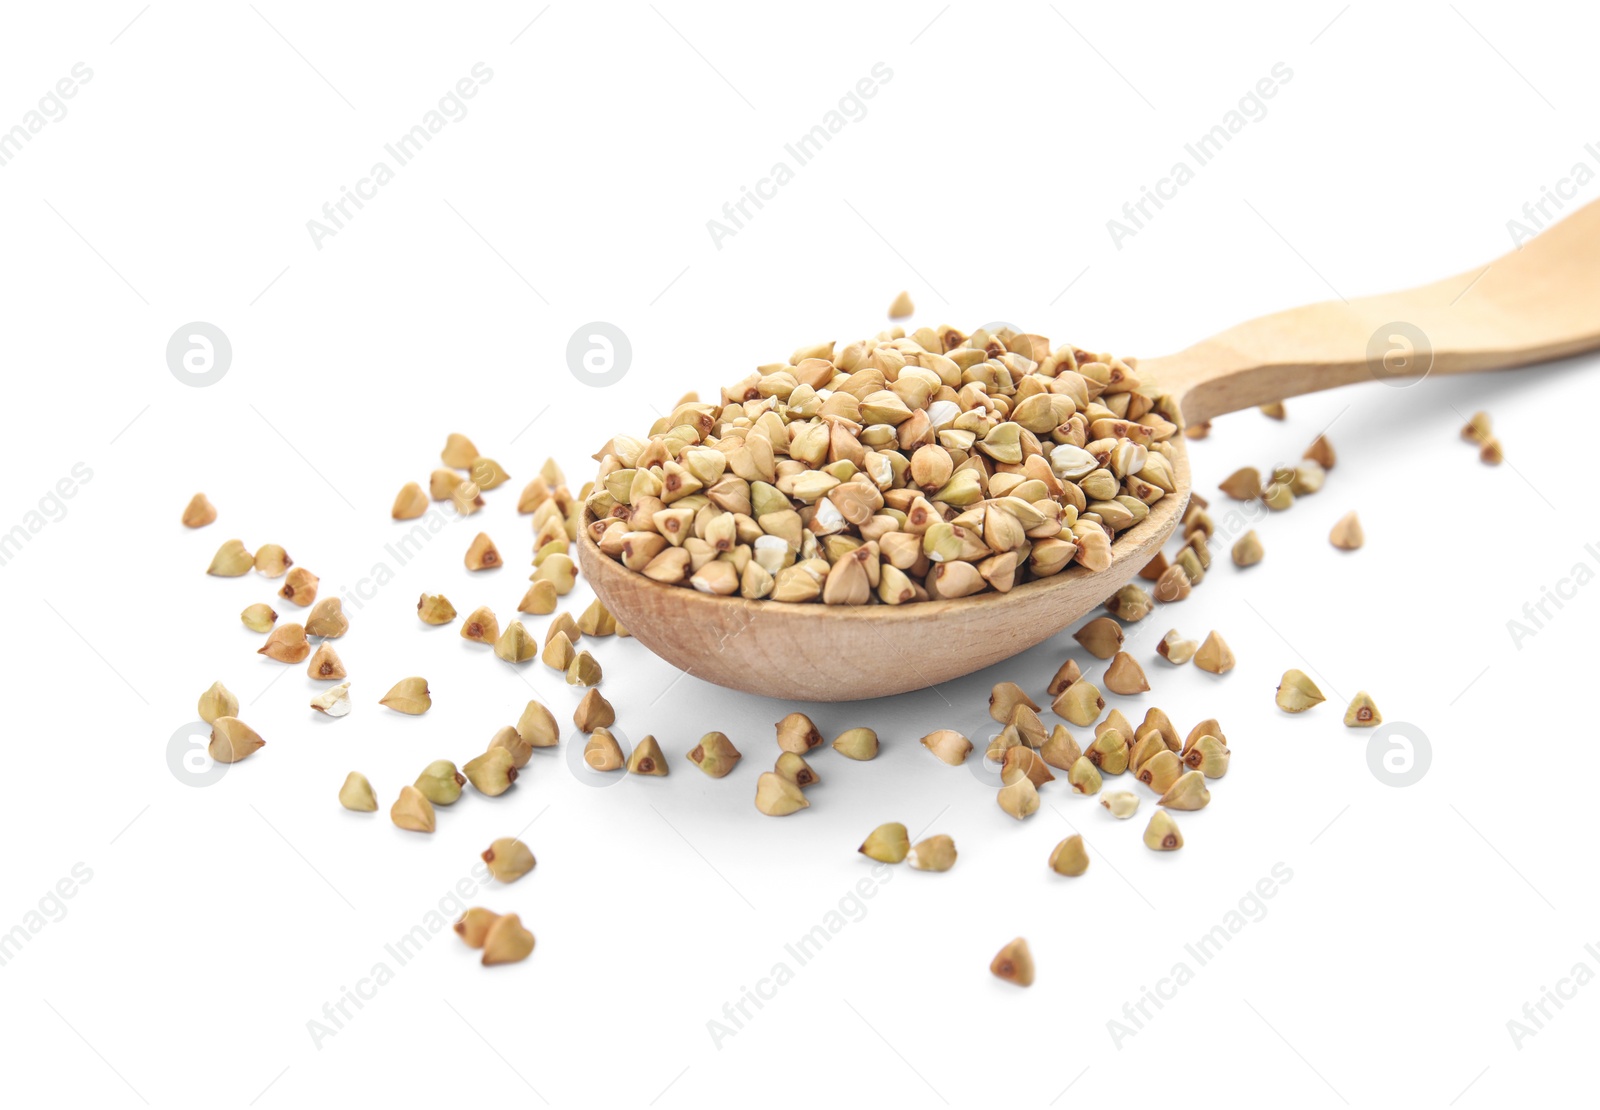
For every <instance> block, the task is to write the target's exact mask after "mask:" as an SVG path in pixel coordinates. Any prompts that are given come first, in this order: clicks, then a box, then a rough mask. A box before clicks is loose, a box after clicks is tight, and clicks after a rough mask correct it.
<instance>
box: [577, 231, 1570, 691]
mask: <svg viewBox="0 0 1600 1110" xmlns="http://www.w3.org/2000/svg"><path fill="white" fill-rule="evenodd" d="M1597 347H1600V201H1597V202H1595V203H1593V204H1590V205H1588V206H1587V207H1585V208H1583V209H1580V210H1579V211H1578V212H1576V213H1574V214H1573V215H1572V216H1570V217H1568V218H1567V219H1566V220H1564V221H1562V222H1561V223H1559V224H1557V225H1555V226H1554V227H1552V228H1550V229H1549V230H1547V231H1546V232H1544V234H1542V235H1540V236H1539V237H1538V238H1536V239H1534V240H1532V241H1531V242H1529V243H1527V244H1525V245H1524V246H1523V247H1522V249H1521V250H1518V251H1513V252H1512V253H1510V254H1507V255H1505V256H1503V257H1502V258H1499V259H1497V260H1496V261H1495V262H1493V263H1491V264H1490V265H1489V266H1488V267H1486V268H1485V267H1479V268H1478V269H1475V270H1472V271H1469V272H1467V273H1463V274H1458V275H1456V276H1455V277H1451V278H1446V279H1444V280H1443V281H1439V282H1435V283H1433V284H1432V285H1425V286H1421V287H1419V288H1416V289H1409V290H1406V291H1404V292H1400V293H1391V294H1387V295H1385V296H1379V297H1363V298H1360V299H1358V300H1352V301H1349V302H1345V301H1330V302H1325V303H1322V304H1314V305H1308V306H1306V307H1304V308H1295V309H1290V310H1288V311H1286V312H1279V313H1275V314H1273V315H1271V316H1263V317H1261V318H1259V319H1256V320H1251V321H1249V322H1247V323H1243V324H1239V325H1238V326H1236V327H1233V328H1230V329H1228V330H1227V331H1225V332H1223V333H1221V334H1220V335H1217V336H1215V337H1213V338H1211V339H1207V340H1204V341H1202V342H1200V343H1197V344H1195V345H1194V346H1193V347H1190V348H1188V349H1187V350H1184V351H1180V352H1178V353H1177V354H1174V355H1168V356H1166V357H1164V358H1155V359H1141V360H1139V368H1138V373H1139V377H1140V379H1141V380H1142V381H1144V382H1146V383H1147V385H1149V384H1153V385H1155V386H1158V387H1160V388H1161V389H1164V390H1165V391H1167V392H1168V393H1170V394H1171V395H1172V396H1173V397H1174V398H1175V399H1177V401H1178V403H1179V405H1180V407H1181V408H1182V410H1183V415H1184V418H1185V419H1186V420H1187V421H1188V422H1189V423H1197V422H1199V421H1201V420H1207V419H1210V418H1211V417H1213V416H1220V415H1222V414H1224V413H1228V412H1234V411H1236V410H1238V409H1244V408H1250V407H1252V406H1254V405H1260V404H1265V403H1267V402H1269V401H1278V400H1282V399H1284V398H1286V397H1295V396H1298V395H1300V394H1302V393H1311V392H1314V391H1316V390H1321V389H1332V388H1334V387H1336V386H1341V385H1349V384H1352V383H1356V382H1363V381H1376V380H1381V379H1385V378H1399V377H1415V376H1418V375H1420V374H1423V373H1425V372H1426V373H1431V374H1454V373H1463V372H1467V371H1475V370H1497V369H1503V368H1507V367H1513V366H1525V365H1528V364H1530V363H1534V362H1543V361H1546V360H1549V359H1554V358H1561V357H1564V356H1567V355H1573V354H1578V353H1580V352H1583V351H1589V350H1593V349H1595V348H1597ZM1177 446H1178V452H1177V458H1176V459H1175V460H1174V464H1175V465H1174V468H1173V469H1174V474H1175V476H1176V478H1177V485H1178V489H1177V491H1176V492H1175V493H1173V494H1171V495H1169V496H1167V497H1164V498H1162V499H1161V500H1160V501H1158V502H1156V504H1155V505H1154V506H1153V507H1152V508H1151V511H1150V515H1149V516H1148V517H1146V518H1145V519H1144V520H1143V521H1141V522H1140V523H1139V524H1138V525H1137V526H1136V527H1134V528H1131V529H1129V530H1128V531H1127V532H1125V533H1123V534H1122V535H1121V536H1119V537H1118V539H1117V541H1116V542H1115V543H1114V544H1113V545H1112V548H1111V553H1112V563H1111V566H1110V567H1109V568H1108V569H1106V570H1105V571H1102V572H1101V573H1099V574H1091V573H1089V572H1088V571H1086V570H1084V569H1083V568H1082V567H1074V568H1073V569H1071V570H1069V571H1065V572H1063V573H1061V574H1060V575H1057V576H1055V577H1052V578H1046V579H1040V580H1038V581H1034V582H1028V583H1025V584H1024V585H1021V586H1018V587H1017V588H1016V589H1014V590H1012V591H1010V592H1009V593H1004V594H997V593H983V594H979V595H977V596H975V597H969V598H962V599H960V600H957V601H931V602H920V603H914V604H910V605H899V606H888V605H879V604H876V603H874V604H871V605H864V606H860V607H856V608H844V607H838V606H826V605H822V604H821V603H820V602H819V603H810V604H790V603H786V602H778V601H746V600H745V599H743V598H737V597H714V596H711V595H708V594H702V593H698V592H696V591H695V590H692V589H688V588H686V587H683V586H666V585H662V584H661V583H659V582H653V581H651V580H650V579H648V578H645V577H644V576H643V575H640V574H635V573H634V572H632V571H630V570H628V569H627V568H626V567H624V566H622V564H621V563H618V562H615V561H614V560H612V559H610V558H608V557H607V556H606V555H604V554H603V553H602V552H601V551H600V549H599V547H598V546H596V544H595V542H594V541H593V540H592V539H590V537H589V534H588V532H587V531H584V532H583V533H581V534H580V536H579V538H578V561H579V563H580V564H581V565H582V567H583V573H584V576H585V577H586V578H588V580H589V584H590V585H591V586H592V587H593V588H594V591H595V594H596V595H597V596H598V597H599V598H600V600H601V601H602V602H603V603H604V604H605V606H606V608H608V609H610V610H611V612H612V613H614V614H615V615H616V617H617V619H618V620H619V621H621V622H622V624H623V625H624V626H625V627H626V628H627V629H628V631H629V632H630V633H632V634H633V635H634V636H635V637H636V638H637V639H638V640H639V641H640V642H641V643H642V644H644V645H645V646H646V647H648V648H649V649H650V650H651V651H654V652H655V653H656V654H657V655H659V656H661V657H662V658H663V659H665V660H667V661H668V662H669V663H672V664H673V665H675V666H677V667H681V668H682V669H683V670H685V671H687V672H689V673H690V674H692V675H694V676H696V677H698V678H703V679H705V680H706V681H708V682H715V683H717V684H718V685H720V686H728V687H732V688H734V689H737V690H748V691H751V692H753V693H759V694H765V695H767V696H769V697H778V698H790V699H796V700H803V701H824V702H829V701H852V700H859V699H865V698H875V697H883V696H886V695H889V694H898V693H902V692H904V691H907V690H916V689H921V688H924V687H928V686H935V685H938V684H939V683H941V682H944V681H947V680H948V679H952V678H956V677H959V676H961V675H964V674H970V673H971V672H973V671H977V670H981V669H982V668H984V667H987V666H989V665H991V664H993V663H998V662H1000V661H1001V660H1003V659H1007V658H1010V657H1011V656H1013V655H1015V654H1017V653H1018V652H1021V651H1025V650H1026V649H1028V648H1030V647H1033V646H1034V645H1035V644H1038V643H1040V642H1042V641H1044V640H1047V639H1049V638H1050V637H1051V636H1054V635H1055V634H1056V633H1058V632H1060V631H1061V630H1062V629H1064V628H1066V627H1068V626H1069V625H1071V624H1072V623H1073V622H1075V621H1076V620H1077V619H1078V618H1080V617H1082V616H1083V615H1084V614H1086V613H1088V612H1089V611H1090V610H1092V609H1094V608H1095V607H1096V606H1098V605H1099V604H1100V603H1101V602H1102V601H1104V600H1105V599H1106V598H1108V597H1110V596H1111V594H1113V593H1115V592H1116V591H1117V590H1118V589H1119V588H1121V587H1122V586H1123V585H1125V584H1126V583H1127V582H1128V580H1129V579H1131V578H1132V577H1133V576H1134V575H1135V574H1136V573H1137V572H1138V571H1139V570H1140V568H1142V567H1143V566H1144V565H1145V563H1147V562H1148V561H1149V560H1150V559H1151V557H1153V556H1154V555H1155V553H1156V552H1157V551H1158V550H1160V548H1161V545H1162V544H1163V543H1164V542H1165V541H1166V539H1167V537H1168V536H1170V535H1171V534H1172V531H1173V529H1174V528H1175V527H1176V526H1177V523H1178V521H1179V519H1180V518H1181V516H1182V513H1183V510H1184V508H1185V506H1186V505H1187V504H1188V501H1189V488H1190V479H1189V463H1188V458H1187V456H1186V455H1185V454H1184V450H1183V443H1182V440H1181V439H1180V440H1178V441H1177ZM584 519H585V523H587V522H588V521H589V517H588V516H587V515H585V518H584Z"/></svg>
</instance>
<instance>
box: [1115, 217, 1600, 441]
mask: <svg viewBox="0 0 1600 1110" xmlns="http://www.w3.org/2000/svg"><path fill="white" fill-rule="evenodd" d="M1409 329H1416V330H1415V331H1412V332H1411V333H1410V334H1409V335H1408V334H1407V332H1408V330H1409ZM1419 337H1420V339H1421V342H1419V341H1418V340H1419ZM1597 347H1600V201H1596V202H1594V203H1591V204H1589V205H1587V206H1585V207H1584V208H1581V209H1579V210H1578V211H1577V212H1574V213H1573V214H1572V215H1571V216H1569V217H1567V218H1566V219H1565V220H1563V221H1561V222H1560V223H1558V224H1556V225H1555V226H1553V227H1551V228H1549V229H1547V230H1546V231H1545V232H1544V233H1543V234H1541V235H1539V236H1538V237H1537V238H1535V239H1533V240H1531V241H1529V242H1527V243H1524V244H1523V246H1522V248H1521V249H1520V250H1514V251H1512V252H1510V253H1509V254H1506V255H1503V256H1501V257H1500V258H1497V259H1495V261H1494V262H1492V263H1489V264H1487V265H1486V266H1479V267H1476V268H1475V269H1472V270H1469V271H1467V272H1465V273H1461V274H1457V275H1455V276H1454V277H1449V278H1445V279H1444V280H1443V281H1437V282H1434V283H1433V284H1431V285H1424V286H1420V287H1418V288H1416V289H1407V290H1404V291H1403V292H1399V293H1388V294H1385V295H1383V296H1377V297H1361V298H1357V299H1355V300H1351V301H1349V302H1344V301H1325V302H1323V303H1321V304H1313V305H1306V306H1305V307H1303V308H1291V309H1289V310H1287V311H1285V312H1278V313H1274V314H1273V315H1271V316H1262V317H1260V318H1258V319H1255V320H1250V321H1247V322H1246V323H1243V324H1239V325H1237V326H1236V327H1232V328H1229V329H1228V330H1227V331H1225V332H1222V333H1221V334H1220V335H1216V336H1213V337H1212V338H1210V339H1206V340H1202V341H1201V342H1199V343H1196V344H1195V345H1194V346H1193V347H1190V348H1188V349H1187V350H1183V351H1179V352H1178V353H1177V354H1174V355H1167V356H1166V357H1164V358H1153V359H1140V360H1139V376H1140V379H1141V380H1142V381H1147V382H1151V383H1155V384H1158V385H1159V386H1160V387H1162V388H1163V389H1166V390H1167V391H1168V392H1170V393H1171V394H1172V395H1173V396H1174V397H1176V398H1177V399H1178V402H1179V406H1180V407H1181V409H1182V410H1183V416H1184V419H1185V420H1186V421H1187V422H1188V423H1190V424H1195V423H1198V422H1199V421H1202V420H1209V419H1211V418H1212V417H1213V416H1221V415H1222V414H1224V413H1229V412H1236V411H1238V410H1240V409H1246V408H1251V407H1253V406H1255V405H1261V404H1266V403H1267V402H1270V401H1281V400H1283V399H1284V398H1287V397H1296V396H1299V395H1300V394H1302V393H1313V392H1316V391H1317V390H1321V389H1333V388H1334V387H1336V386H1341V385H1350V384H1352V383H1356V382H1366V381H1376V380H1380V379H1383V378H1408V377H1416V376H1419V375H1420V374H1422V373H1424V372H1426V373H1429V374H1459V373H1466V372H1470V371H1477V370H1502V369H1507V368H1510V367H1514V366H1526V365H1529V364H1530V363H1535V362H1546V361H1549V360H1550V359H1555V358H1563V357H1565V356H1567V355H1574V354H1579V353H1581V352H1583V351H1590V350H1594V349H1595V348H1597Z"/></svg>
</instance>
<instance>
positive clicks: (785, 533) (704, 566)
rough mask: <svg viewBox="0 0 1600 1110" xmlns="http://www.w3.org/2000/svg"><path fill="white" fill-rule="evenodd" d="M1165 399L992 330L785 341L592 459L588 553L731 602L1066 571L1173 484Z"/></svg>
mask: <svg viewBox="0 0 1600 1110" xmlns="http://www.w3.org/2000/svg"><path fill="white" fill-rule="evenodd" d="M1173 416H1175V412H1174V411H1173V408H1172V405H1171V403H1170V401H1169V400H1168V399H1167V398H1165V397H1163V396H1160V395H1157V396H1150V395H1148V394H1146V393H1144V392H1141V390H1140V382H1139V379H1138V377H1137V375H1136V373H1135V367H1134V365H1133V364H1132V363H1130V362H1128V361H1125V360H1123V359H1120V358H1117V357H1116V356H1115V355H1111V354H1096V353H1092V352H1089V351H1086V350H1083V349H1082V348H1079V347H1075V346H1073V345H1071V344H1065V345H1061V346H1057V347H1055V348H1053V349H1052V347H1051V345H1050V342H1049V340H1047V339H1046V338H1045V337H1044V336H1042V335H1034V334H1024V333H1019V332H1015V331H1012V330H1011V329H1009V328H1004V329H1001V330H999V331H996V332H993V333H991V332H988V331H986V330H984V329H981V328H980V329H978V330H977V331H975V332H973V333H972V334H970V335H967V334H964V333H962V332H961V331H958V330H956V329H955V328H950V327H941V328H937V329H936V328H918V329H917V330H916V331H914V332H912V333H911V334H909V335H907V334H905V332H904V329H902V328H898V327H896V328H892V329H889V330H887V331H883V332H880V333H879V334H878V335H876V336H873V337H872V338H869V339H863V340H860V341H857V342H854V343H849V344H846V345H844V346H838V345H837V344H835V343H833V342H831V341H830V342H827V343H818V344H815V345H812V346H807V347H801V348H800V349H798V350H796V351H795V352H794V353H793V354H792V355H790V356H789V358H788V360H787V361H784V362H777V363H771V364H768V365H765V366H760V367H758V368H757V369H756V370H754V371H752V372H751V373H750V374H748V375H746V376H745V377H744V378H742V379H740V380H739V381H737V382H734V383H733V384H732V385H729V386H726V387H724V388H723V390H722V391H721V396H720V397H719V398H718V400H717V402H715V403H712V402H703V401H700V400H698V399H697V398H696V397H694V396H693V395H691V396H689V397H685V398H684V399H683V400H681V401H679V403H678V404H677V406H676V408H675V409H674V410H673V412H672V413H671V415H669V416H665V417H663V418H661V419H660V420H658V421H656V423H655V425H654V426H652V427H651V428H650V429H649V431H648V433H647V435H646V436H645V437H644V438H642V439H641V438H636V437H633V436H627V435H619V436H615V437H613V438H612V439H611V440H610V441H609V442H608V443H607V444H606V445H605V447H604V448H602V449H601V451H600V453H599V456H600V469H599V473H598V474H597V476H596V479H595V485H594V489H593V491H592V492H591V493H590V494H589V497H588V507H589V510H590V512H591V513H592V514H593V516H594V518H595V519H594V523H593V524H592V525H591V528H592V534H593V537H594V539H595V541H596V542H597V543H598V545H599V547H600V550H601V551H603V552H604V553H605V554H606V555H608V556H610V557H611V558H613V559H616V560H617V561H619V562H621V563H622V564H623V565H624V566H626V567H628V568H629V569H630V570H634V571H637V572H638V573H640V574H643V575H645V576H646V577H648V578H651V579H654V580H655V581H658V582H664V583H669V584H672V585H681V586H691V587H693V588H694V589H697V590H700V591H702V592H704V593H710V594H721V595H732V594H738V595H739V596H741V597H745V598H748V599H751V600H760V599H771V600H774V601H783V602H808V601H821V602H822V603H824V604H828V605H865V604H869V603H872V602H880V603H882V604H886V605H900V604H903V603H907V602H916V601H926V600H929V599H931V598H959V597H966V596H969V595H972V594H976V593H981V592H983V591H986V590H997V591H1000V592H1005V591H1008V590H1010V589H1012V588H1013V587H1014V586H1016V585H1018V584H1020V583H1022V582H1025V581H1027V580H1029V579H1032V578H1044V577H1048V576H1050V575H1053V574H1057V573H1059V572H1061V571H1062V570H1064V569H1065V568H1067V567H1068V566H1070V565H1072V564H1074V563H1078V564H1081V565H1083V566H1085V567H1087V568H1088V569H1090V570H1103V569H1105V568H1106V567H1107V566H1109V565H1110V563H1111V547H1112V544H1113V543H1114V542H1115V540H1116V537H1117V535H1118V534H1119V533H1121V532H1124V531H1126V530H1127V529H1129V528H1132V527H1133V526H1134V525H1136V524H1138V523H1139V522H1140V521H1141V520H1143V519H1144V518H1145V517H1146V516H1148V515H1149V512H1150V506H1151V505H1153V504H1155V503H1156V502H1157V501H1159V500H1160V499H1161V498H1163V497H1165V496H1166V495H1168V494H1170V493H1172V492H1174V490H1175V489H1176V485H1175V482H1174V477H1173V467H1172V464H1171V461H1170V456H1171V454H1172V452H1173V449H1172V447H1171V446H1170V444H1169V441H1170V440H1171V439H1172V438H1173V437H1174V436H1175V435H1177V434H1178V427H1177V425H1176V424H1175V423H1174V422H1173V419H1172V417H1173Z"/></svg>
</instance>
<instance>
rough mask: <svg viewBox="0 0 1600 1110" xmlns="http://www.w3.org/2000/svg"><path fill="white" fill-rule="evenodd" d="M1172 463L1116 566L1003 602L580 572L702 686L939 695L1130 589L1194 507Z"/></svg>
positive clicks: (595, 564) (796, 694)
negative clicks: (1164, 486) (754, 592)
mask: <svg viewBox="0 0 1600 1110" xmlns="http://www.w3.org/2000/svg"><path fill="white" fill-rule="evenodd" d="M1171 462H1172V474H1173V480H1174V485H1176V486H1177V489H1176V490H1175V491H1174V492H1173V493H1170V494H1168V495H1167V496H1165V497H1163V498H1162V499H1161V500H1160V501H1157V502H1156V503H1155V504H1154V505H1152V506H1150V515H1149V516H1147V517H1145V518H1144V519H1143V520H1141V521H1140V522H1139V523H1138V524H1136V525H1134V526H1133V527H1132V528H1129V529H1128V530H1127V531H1124V532H1119V533H1118V534H1117V541H1116V543H1114V544H1112V545H1111V556H1112V558H1111V565H1110V566H1109V567H1107V568H1106V569H1105V570H1102V571H1099V572H1094V571H1090V570H1087V569H1086V568H1084V567H1081V566H1077V565H1074V566H1073V567H1071V568H1070V569H1068V570H1064V571H1062V572H1061V573H1059V574H1054V575H1051V576H1050V577H1049V578H1036V579H1034V580H1033V581H1031V582H1024V583H1023V584H1022V585H1020V586H1017V587H1016V588H1015V589H1013V590H1010V591H1009V592H1007V593H1003V594H1001V593H981V594H974V595H973V596H971V597H962V598H956V599H954V600H943V601H919V602H915V603H908V604H905V605H880V604H877V603H872V604H868V605H822V604H815V605H796V604H791V603H789V602H784V601H749V600H746V599H745V598H742V597H718V596H716V595H714V594H703V593H701V592H700V591H698V590H691V589H685V588H684V587H682V586H669V585H666V584H664V583H661V582H657V581H655V580H653V579H650V578H646V577H645V576H644V575H642V574H637V573H635V572H634V571H631V570H629V569H628V568H627V567H625V566H623V565H622V564H621V563H619V562H617V561H616V560H614V559H612V558H610V557H609V556H607V555H606V554H605V553H604V552H602V551H601V550H600V547H599V545H597V544H596V543H595V542H594V540H593V539H592V538H590V535H589V530H588V528H587V525H588V524H590V523H591V522H592V520H593V518H592V517H591V516H590V515H589V514H588V513H587V512H585V513H584V518H583V522H584V524H585V527H584V528H581V529H579V532H578V563H579V565H580V566H581V567H582V568H583V574H584V577H585V578H587V579H588V580H589V585H590V586H592V587H593V588H594V592H595V594H596V596H598V597H599V598H600V600H601V601H602V602H603V603H604V604H605V607H606V608H607V609H609V610H611V613H612V615H613V616H615V617H616V618H617V620H618V621H619V622H621V624H622V626H623V627H624V628H626V629H627V630H628V632H629V634H630V635H632V636H633V637H635V638H636V639H637V640H638V641H639V642H640V643H642V644H644V646H645V647H647V648H649V649H650V650H651V651H653V652H655V653H656V654H657V655H659V656H661V658H663V659H665V660H667V661H668V662H669V663H672V664H673V665H675V666H677V667H680V668H682V669H683V670H684V671H685V672H687V673H688V674H691V675H693V676H694V677H696V678H703V679H705V680H706V681H707V682H715V683H716V684H717V685H718V686H729V687H732V688H733V689H735V690H748V691H749V692H751V693H753V694H766V695H768V696H769V697H782V698H791V699H800V700H803V701H859V700H863V699H866V698H877V697H885V696H887V695H889V694H901V693H904V692H905V691H907V690H920V689H923V688H925V687H928V686H937V685H938V684H939V683H941V682H946V681H948V680H949V679H952V678H958V677H960V676H961V675H964V674H970V673H972V672H973V671H977V670H982V669H983V668H984V667H987V666H989V665H990V664H991V663H998V662H1000V660H1002V659H1009V658H1010V657H1011V656H1013V655H1015V654H1017V653H1018V652H1020V651H1026V650H1027V649H1028V648H1030V647H1033V645H1035V644H1037V643H1041V642H1043V641H1044V640H1048V639H1049V638H1050V637H1051V636H1054V635H1055V634H1056V633H1057V632H1060V631H1061V630H1062V629H1063V628H1065V627H1067V625H1069V624H1071V623H1072V622H1073V621H1075V620H1077V619H1078V618H1079V617H1081V616H1082V615H1083V614H1085V613H1087V612H1088V611H1089V610H1091V609H1093V608H1094V607H1095V606H1096V605H1099V604H1100V603H1101V602H1102V601H1104V600H1105V599H1106V598H1108V597H1110V596H1111V595H1112V594H1114V593H1116V592H1117V590H1119V589H1120V588H1122V587H1123V586H1125V585H1127V583H1128V580H1129V579H1131V578H1132V577H1133V576H1134V575H1135V574H1137V573H1138V572H1139V571H1140V569H1141V568H1143V567H1144V565H1145V564H1146V563H1148V562H1149V561H1150V560H1151V559H1153V558H1154V557H1155V554H1156V552H1157V551H1160V550H1161V545H1162V544H1163V543H1165V542H1166V540H1167V537H1168V536H1170V535H1172V530H1173V529H1174V528H1176V527H1177V525H1178V521H1179V520H1180V519H1181V518H1182V516H1183V509H1184V506H1186V505H1187V504H1188V503H1189V458H1188V456H1187V455H1186V454H1184V452H1183V449H1182V444H1181V441H1180V443H1179V449H1178V451H1177V452H1176V454H1175V457H1174V458H1173V459H1172V460H1171Z"/></svg>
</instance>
